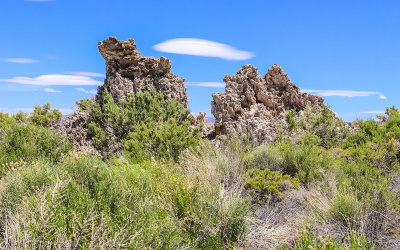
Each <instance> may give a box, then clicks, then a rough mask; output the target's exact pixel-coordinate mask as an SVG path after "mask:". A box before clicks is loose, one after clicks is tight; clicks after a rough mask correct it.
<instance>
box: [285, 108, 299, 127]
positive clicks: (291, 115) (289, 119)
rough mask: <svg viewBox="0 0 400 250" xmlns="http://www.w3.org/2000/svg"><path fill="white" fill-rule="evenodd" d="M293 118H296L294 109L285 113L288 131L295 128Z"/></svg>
mask: <svg viewBox="0 0 400 250" xmlns="http://www.w3.org/2000/svg"><path fill="white" fill-rule="evenodd" d="M295 116H296V110H295V109H293V110H289V111H288V112H287V113H286V122H287V123H288V124H289V130H293V129H296V128H297V124H296V120H295Z"/></svg>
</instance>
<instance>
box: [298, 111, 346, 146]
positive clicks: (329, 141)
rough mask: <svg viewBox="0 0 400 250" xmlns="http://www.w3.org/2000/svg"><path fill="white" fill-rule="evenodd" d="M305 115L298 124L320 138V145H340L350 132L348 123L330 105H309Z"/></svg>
mask: <svg viewBox="0 0 400 250" xmlns="http://www.w3.org/2000/svg"><path fill="white" fill-rule="evenodd" d="M304 113H305V117H304V118H302V119H300V120H299V122H298V124H299V127H301V128H302V129H303V130H304V131H305V132H308V133H311V134H313V135H316V136H318V137H319V138H320V146H322V147H324V148H332V147H336V146H338V145H339V144H340V143H341V142H342V141H344V140H345V139H346V137H347V135H348V134H349V132H350V131H349V128H348V126H347V125H346V123H345V122H344V121H343V120H341V119H340V118H337V117H336V116H335V113H334V112H332V111H331V110H330V109H329V107H328V106H325V105H324V106H323V107H322V109H321V107H319V106H311V105H309V106H307V107H306V109H305V111H304Z"/></svg>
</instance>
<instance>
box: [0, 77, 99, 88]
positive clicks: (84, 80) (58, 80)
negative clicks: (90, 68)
mask: <svg viewBox="0 0 400 250" xmlns="http://www.w3.org/2000/svg"><path fill="white" fill-rule="evenodd" d="M0 82H10V83H18V84H28V85H38V86H51V85H71V86H85V85H101V84H102V82H100V81H96V80H94V79H92V78H90V77H87V76H74V75H41V76H38V77H23V76H20V77H13V78H9V79H0Z"/></svg>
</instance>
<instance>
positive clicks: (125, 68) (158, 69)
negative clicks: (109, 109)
mask: <svg viewBox="0 0 400 250" xmlns="http://www.w3.org/2000/svg"><path fill="white" fill-rule="evenodd" d="M99 51H100V53H101V55H102V56H103V58H104V59H105V60H106V79H105V80H104V85H103V86H101V87H99V88H98V91H97V95H96V101H97V102H98V103H100V104H101V103H102V101H103V95H104V90H105V89H107V90H108V91H109V92H110V93H111V95H112V96H113V98H114V100H115V101H118V100H119V99H124V98H126V96H127V95H128V94H131V93H136V92H139V91H146V90H150V88H151V87H154V88H155V89H156V90H157V91H159V92H161V93H163V94H164V96H165V97H166V98H167V99H172V98H174V99H176V100H177V101H179V102H180V103H182V104H183V105H184V106H185V107H187V103H188V98H187V93H186V86H185V83H184V82H185V79H184V78H180V77H178V76H176V75H174V74H173V73H172V70H171V61H170V60H169V59H167V58H165V57H161V58H160V59H157V58H154V57H145V56H142V55H141V54H140V53H139V51H138V50H137V47H136V44H135V41H134V40H133V39H128V40H127V41H120V40H118V39H117V38H116V37H109V38H107V39H105V40H104V41H102V42H99Z"/></svg>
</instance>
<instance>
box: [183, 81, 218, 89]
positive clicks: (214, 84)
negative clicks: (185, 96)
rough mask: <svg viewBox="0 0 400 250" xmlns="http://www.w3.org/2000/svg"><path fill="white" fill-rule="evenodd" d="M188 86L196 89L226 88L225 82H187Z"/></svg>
mask: <svg viewBox="0 0 400 250" xmlns="http://www.w3.org/2000/svg"><path fill="white" fill-rule="evenodd" d="M187 85H188V86H196V87H209V88H225V83H223V82H187Z"/></svg>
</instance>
